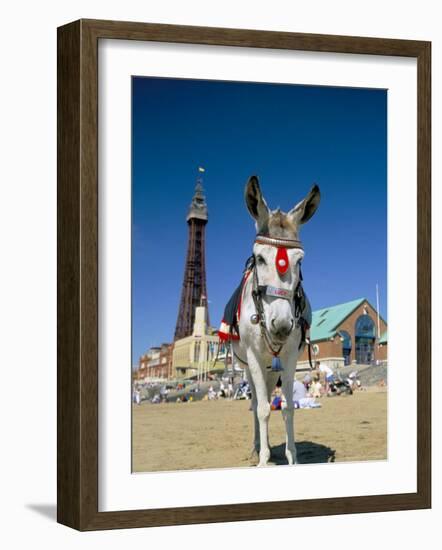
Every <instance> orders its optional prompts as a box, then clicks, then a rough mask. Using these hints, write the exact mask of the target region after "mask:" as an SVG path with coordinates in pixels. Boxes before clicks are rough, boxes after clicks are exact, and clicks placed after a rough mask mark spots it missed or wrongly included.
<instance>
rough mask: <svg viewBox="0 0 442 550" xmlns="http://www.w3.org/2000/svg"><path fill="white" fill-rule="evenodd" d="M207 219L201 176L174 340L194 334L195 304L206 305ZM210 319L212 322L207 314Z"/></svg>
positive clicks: (191, 210)
mask: <svg viewBox="0 0 442 550" xmlns="http://www.w3.org/2000/svg"><path fill="white" fill-rule="evenodd" d="M199 171H200V172H202V171H204V170H203V169H202V168H200V169H199ZM207 221H208V215H207V204H206V198H205V196H204V189H203V185H202V178H201V176H200V177H198V179H197V181H196V186H195V193H194V195H193V198H192V202H191V203H190V207H189V212H188V214H187V225H188V230H189V234H188V242H187V257H186V263H185V267H184V278H183V286H182V290H181V300H180V307H179V310H178V318H177V322H176V327H175V337H174V339H175V340H179V339H181V338H185V337H186V336H189V335H191V334H192V331H193V324H194V321H195V308H196V307H198V306H206V305H207V285H206V240H205V230H206V224H207ZM207 323H208V324H209V318H208V314H207Z"/></svg>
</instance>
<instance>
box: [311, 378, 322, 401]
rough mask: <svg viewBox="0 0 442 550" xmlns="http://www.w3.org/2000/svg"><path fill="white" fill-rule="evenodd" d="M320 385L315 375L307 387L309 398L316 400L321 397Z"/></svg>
mask: <svg viewBox="0 0 442 550" xmlns="http://www.w3.org/2000/svg"><path fill="white" fill-rule="evenodd" d="M321 390H322V384H321V382H320V381H319V376H318V375H316V376H314V377H313V380H312V383H311V384H310V387H309V394H310V396H311V397H314V398H317V397H321Z"/></svg>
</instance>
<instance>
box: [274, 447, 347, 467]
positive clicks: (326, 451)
mask: <svg viewBox="0 0 442 550" xmlns="http://www.w3.org/2000/svg"><path fill="white" fill-rule="evenodd" d="M271 451H272V455H271V457H270V461H269V462H270V464H276V465H278V466H281V465H283V464H287V458H286V457H285V443H281V445H276V446H275V447H272V449H271ZM296 451H297V455H298V464H320V463H324V462H334V461H335V453H336V451H334V450H333V449H331V448H330V447H326V446H325V445H320V444H319V443H312V442H311V441H298V442H296Z"/></svg>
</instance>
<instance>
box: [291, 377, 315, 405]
mask: <svg viewBox="0 0 442 550" xmlns="http://www.w3.org/2000/svg"><path fill="white" fill-rule="evenodd" d="M293 404H294V406H295V409H314V408H317V407H320V406H321V405H319V403H316V402H315V398H314V397H309V396H308V394H307V388H306V387H305V384H304V383H303V382H299V380H295V382H294V384H293Z"/></svg>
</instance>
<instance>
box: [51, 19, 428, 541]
mask: <svg viewBox="0 0 442 550" xmlns="http://www.w3.org/2000/svg"><path fill="white" fill-rule="evenodd" d="M100 39H115V40H119V39H124V40H139V41H157V42H172V43H187V44H205V45H222V46H233V47H250V48H272V49H277V50H303V51H310V52H335V53H347V54H370V55H378V56H403V57H413V58H416V59H417V71H418V90H417V94H418V95H417V97H418V106H417V112H418V121H417V123H418V143H417V158H418V170H417V179H418V194H417V199H416V200H417V213H418V236H417V237H418V246H417V266H418V289H417V295H418V303H417V311H418V319H417V327H418V328H417V354H418V357H419V361H418V378H417V413H418V414H417V449H418V457H417V492H416V493H407V494H385V495H376V496H356V497H345V498H321V499H315V500H294V501H283V502H251V503H246V504H234V505H216V506H193V507H184V508H166V509H146V510H135V511H125V510H121V511H115V512H99V511H98V162H97V158H98V123H97V113H98V41H99V40H100ZM430 67H431V44H430V43H429V42H422V41H408V40H393V39H382V38H362V37H348V36H328V35H313V34H299V33H285V32H268V31H265V32H264V31H257V30H236V29H225V28H205V27H190V26H176V25H161V24H147V23H132V22H118V21H98V20H80V21H76V22H73V23H70V24H68V25H65V26H63V27H60V28H59V29H58V225H57V229H58V388H57V389H58V410H57V414H58V432H57V435H58V460H57V469H58V472H57V475H58V521H59V522H60V523H63V524H65V525H68V526H70V527H73V528H75V529H79V530H82V531H85V530H96V529H113V528H129V527H147V526H160V525H177V524H192V523H209V522H224V521H245V520H252V519H272V518H284V517H287V518H288V517H298V516H315V515H332V514H346V513H362V512H376V511H378V512H382V511H388V510H408V509H418V508H429V507H430V506H431V471H430V470H431V401H430V400H431V392H430V391H429V387H430V386H429V384H430V381H431V369H430V357H431V336H430V335H431V279H430V277H431V269H430V267H431V266H430V262H431V258H430V250H431V235H430V223H431V187H430V185H431V179H430V168H431V153H430V145H431V144H430V141H431V126H430V119H431V104H430V101H431V82H430Z"/></svg>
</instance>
